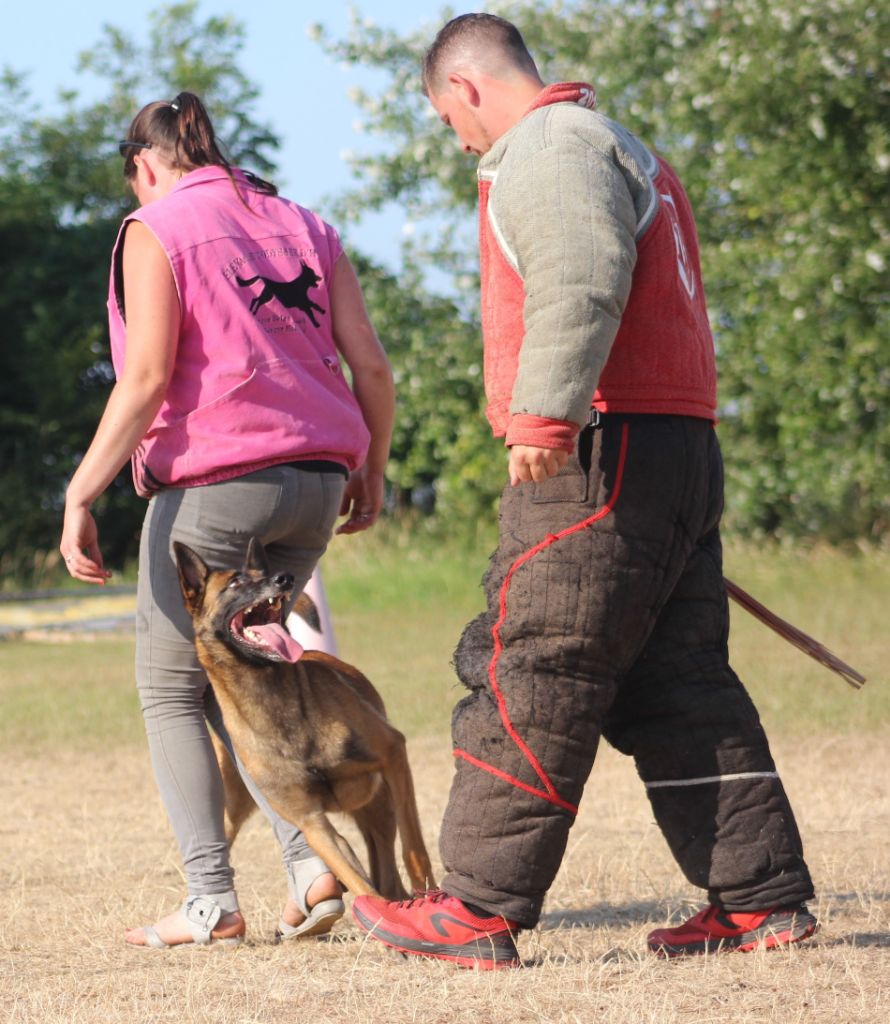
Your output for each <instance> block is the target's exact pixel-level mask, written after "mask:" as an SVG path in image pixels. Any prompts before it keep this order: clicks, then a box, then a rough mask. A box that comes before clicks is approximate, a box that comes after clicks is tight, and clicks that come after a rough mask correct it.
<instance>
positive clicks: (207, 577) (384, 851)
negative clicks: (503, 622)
mask: <svg viewBox="0 0 890 1024" xmlns="http://www.w3.org/2000/svg"><path fill="white" fill-rule="evenodd" d="M173 547H174V551H175V554H176V562H177V566H178V569H179V582H180V586H181V588H182V593H183V597H184V598H185V604H186V607H187V608H188V610H189V613H190V614H191V617H192V622H193V624H194V630H195V646H196V648H197V652H198V659H199V661H200V662H201V665H202V666H203V667H204V670H205V671H206V673H207V676H208V678H209V679H210V682H211V684H212V686H213V691H214V693H215V695H216V699H217V701H218V702H219V705H220V708H221V709H222V713H223V719H224V721H225V724H226V729H227V730H228V732H229V736H230V737H231V740H232V744H233V746H234V748H235V752H236V753H237V754H238V757H239V759H240V760H241V762H242V763H243V764H244V766H245V768H246V769H247V772H248V774H249V775H250V776H251V778H252V779H253V780H254V781H255V782H256V784H257V786H258V787H259V789H260V791H261V792H262V793H263V794H264V796H265V797H266V799H267V800H268V801H269V803H270V804H271V805H272V807H273V808H274V809H275V810H276V811H277V812H278V813H279V814H280V815H281V816H282V817H283V818H285V819H286V820H287V821H289V822H291V823H292V824H294V825H296V826H297V827H298V828H299V829H300V830H301V831H302V832H303V834H304V835H305V837H306V841H307V842H308V843H309V845H310V846H311V847H312V849H313V850H314V851H315V853H317V854H318V856H319V857H321V858H322V860H323V861H324V862H325V863H326V864H327V866H328V867H329V868H330V869H331V871H333V873H334V874H335V875H336V876H337V878H339V879H340V881H341V882H342V883H343V884H344V885H345V886H346V887H347V888H348V889H349V890H350V891H351V892H352V893H353V894H354V895H360V894H364V893H369V892H375V891H376V892H378V893H380V894H381V895H383V896H386V897H388V898H390V899H403V898H405V896H407V893H406V891H405V888H404V886H403V884H402V881H401V878H400V877H399V871H398V868H397V866H396V859H395V850H394V847H395V839H396V831H398V834H399V837H400V839H401V844H402V858H403V861H404V864H405V868H406V870H407V872H408V878H409V880H410V882H411V886H412V887H413V888H414V889H415V890H422V889H430V888H434V885H435V883H434V881H433V876H432V868H431V866H430V859H429V856H428V854H427V851H426V847H425V846H424V842H423V837H422V835H421V831H420V821H419V818H418V814H417V804H416V801H415V797H414V784H413V781H412V778H411V769H410V767H409V765H408V757H407V753H406V750H405V738H404V736H403V735H402V734H401V733H400V732H399V731H398V730H397V729H394V728H393V726H392V725H390V724H389V722H388V721H387V719H386V711H385V708H384V706H383V701H382V700H381V698H380V695H379V694H378V693H377V691H376V690H375V689H374V687H373V686H372V685H371V683H370V682H369V681H368V680H367V679H366V678H365V677H364V676H363V675H362V674H361V672H359V671H358V670H357V669H355V668H353V667H352V666H351V665H347V664H346V663H345V662H343V661H340V660H339V658H334V657H332V656H331V655H329V654H322V653H321V652H317V651H307V652H306V653H305V654H302V656H300V654H301V649H300V648H299V646H298V645H296V644H295V643H294V641H292V640H291V639H290V637H289V635H288V634H287V633H286V631H285V629H284V626H283V610H284V607H285V605H286V603H287V601H288V599H289V598H290V596H291V593H292V591H293V587H294V578H293V576H291V575H290V574H289V573H279V574H278V575H274V576H272V575H270V574H269V569H268V563H267V561H266V556H265V552H264V551H263V548H262V545H261V544H260V543H259V542H258V541H256V540H253V541H251V543H250V548H249V550H248V553H247V558H246V560H245V564H244V567H243V568H242V569H240V570H224V571H219V570H211V569H210V568H208V566H207V565H206V563H205V562H204V561H203V559H201V557H200V556H199V555H197V554H196V553H195V552H194V551H192V550H191V548H189V547H187V546H186V545H185V544H181V543H179V542H178V541H177V542H174V545H173ZM297 658H298V660H293V659H297ZM216 747H217V755H218V757H219V759H220V769H221V771H222V774H223V781H224V783H225V789H226V833H227V836H228V838H229V841H230V842H231V841H233V840H234V838H235V836H236V835H237V833H238V830H239V829H240V828H241V825H242V824H243V823H244V821H245V820H246V819H247V817H248V816H249V815H250V813H251V812H252V811H253V810H254V808H255V804H254V802H253V800H252V799H251V797H250V795H249V793H248V792H247V790H246V789H245V787H244V784H243V782H242V781H241V778H240V776H239V775H238V772H237V769H236V768H235V767H234V766H233V765H232V763H231V759H230V758H229V757H228V754H227V753H225V748H223V746H222V744H221V743H218V742H217V744H216ZM329 811H344V812H346V813H347V814H349V815H350V816H351V817H352V818H353V819H354V820H355V823H356V825H357V826H358V828H359V831H360V832H361V834H362V836H363V837H364V840H365V843H366V844H367V847H368V860H369V865H370V878H369V877H368V874H367V873H366V872H365V871H364V869H363V867H362V865H361V863H360V862H359V860H358V858H357V857H356V855H355V853H354V852H353V850H352V848H351V847H350V845H349V843H347V841H346V840H345V839H344V838H343V837H342V836H341V835H340V834H339V833H338V832H337V831H336V830H335V829H334V827H333V825H332V824H331V822H330V820H329V819H328V816H327V813H328V812H329Z"/></svg>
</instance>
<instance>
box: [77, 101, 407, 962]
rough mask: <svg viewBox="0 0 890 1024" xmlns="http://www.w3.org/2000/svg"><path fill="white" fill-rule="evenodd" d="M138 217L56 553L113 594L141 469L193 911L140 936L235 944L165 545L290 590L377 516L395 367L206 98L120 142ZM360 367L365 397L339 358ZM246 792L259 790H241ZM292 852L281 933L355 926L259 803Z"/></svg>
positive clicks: (207, 745)
mask: <svg viewBox="0 0 890 1024" xmlns="http://www.w3.org/2000/svg"><path fill="white" fill-rule="evenodd" d="M120 150H121V155H122V156H123V157H124V159H125V163H124V174H125V176H126V178H127V180H128V181H129V183H130V185H131V186H132V188H133V191H134V193H135V195H136V198H137V200H138V201H139V205H140V208H139V209H138V210H137V211H135V212H134V213H132V214H130V215H129V216H128V217H127V218H125V220H124V223H123V225H122V226H121V230H120V234H119V236H118V240H117V244H116V246H115V248H114V253H113V256H112V265H111V280H110V286H109V300H108V311H109V326H110V332H111V348H112V357H113V361H114V367H115V372H116V375H117V384H116V385H115V387H114V390H113V391H112V393H111V396H110V398H109V401H108V405H107V407H106V409H105V412H104V414H103V416H102V419H101V422H100V423H99V426H98V429H97V431H96V435H95V437H94V439H93V442H92V444H91V445H90V448H89V450H88V451H87V453H86V455H85V456H84V458H83V461H82V462H81V464H80V466H79V467H78V470H77V472H76V473H75V474H74V477H73V478H72V480H71V483H70V484H69V487H68V491H67V496H66V504H65V522H64V528H63V533H62V540H61V545H60V548H61V551H62V554H63V556H64V558H65V562H66V564H67V566H68V569H69V572H70V573H71V575H72V576H73V577H75V578H76V579H79V580H83V581H85V582H88V583H98V584H101V583H104V581H105V580H106V579H107V578H108V577H109V576H110V573H109V572H108V571H107V570H106V569H105V568H104V565H103V562H102V555H101V553H100V549H99V544H98V535H97V528H96V523H95V521H94V519H93V516H92V514H91V512H90V507H91V505H92V503H93V502H94V501H95V500H96V499H97V498H98V497H99V495H101V494H102V492H103V491H104V490H105V488H106V487H108V485H109V484H110V483H111V481H112V480H113V479H114V478H115V476H116V475H117V474H118V472H119V471H120V470H121V468H122V467H123V466H124V465H125V463H126V462H127V460H130V459H131V460H132V466H133V478H134V482H135V486H136V489H137V491H138V493H139V494H140V495H142V496H143V497H146V498H148V499H150V500H149V504H148V511H147V514H146V518H145V524H144V527H143V531H142V539H141V546H140V555H139V586H138V598H137V643H136V674H137V685H138V688H139V694H140V700H141V705H142V709H143V714H144V717H145V722H146V730H147V733H148V740H149V748H150V752H151V758H152V765H153V768H154V772H155V777H156V779H157V782H158V786H159V789H160V792H161V796H162V798H163V800H164V803H165V806H166V809H167V812H168V814H169V816H170V821H171V824H172V826H173V830H174V833H175V835H176V839H177V842H178V844H179V847H180V850H181V852H182V856H183V861H184V867H185V874H186V878H187V882H188V898H187V900H186V901H185V903H184V904H183V905H182V907H181V908H180V909H178V910H175V911H174V912H173V913H171V914H168V915H167V916H165V917H163V918H162V919H161V920H160V921H158V922H157V924H155V925H154V926H151V927H143V928H136V929H132V930H131V931H128V932H127V935H126V938H127V941H128V942H129V943H131V944H133V945H137V946H154V947H164V946H168V945H177V944H181V943H189V942H197V943H208V942H211V941H217V940H225V941H236V942H237V941H239V940H240V938H241V937H242V936H243V934H244V930H245V924H244V919H243V917H242V915H241V913H240V912H239V909H238V901H237V896H236V893H235V890H234V877H233V872H232V868H231V865H230V864H229V856H228V846H227V843H226V840H225V834H224V831H223V796H222V787H221V781H220V777H219V771H218V769H217V766H216V760H215V758H214V755H213V750H212V746H211V742H210V736H209V733H208V729H207V724H206V723H207V721H210V722H211V724H212V725H213V726H214V729H215V730H216V731H217V732H219V733H220V734H221V735H222V736H223V738H225V729H224V727H223V724H222V721H221V718H220V715H219V709H218V707H217V705H216V702H215V700H214V698H213V692H212V690H211V688H210V687H209V686H208V685H207V680H206V677H205V676H204V673H203V671H202V670H201V668H200V666H199V665H198V662H197V660H196V656H195V651H194V645H193V641H192V627H191V623H190V620H189V618H188V615H187V614H186V611H185V608H184V606H183V602H182V598H181V595H180V593H179V585H178V578H177V573H176V568H175V563H174V559H173V555H172V544H173V541H175V540H180V541H183V542H185V543H186V544H188V545H189V546H190V547H192V548H194V549H195V550H197V551H198V552H199V553H200V554H201V555H202V557H203V558H204V559H205V560H206V561H207V562H208V564H210V565H212V566H219V567H223V566H233V565H240V564H241V560H242V559H243V556H244V552H245V549H246V546H247V543H248V541H249V539H250V538H251V537H252V536H256V537H259V538H260V540H261V541H262V542H263V544H264V546H265V548H266V551H267V553H268V555H269V558H270V561H271V563H272V568H273V570H274V571H284V570H287V571H288V572H291V573H293V574H294V576H295V578H296V592H299V590H300V588H301V587H302V586H303V585H304V584H305V583H306V581H307V580H308V579H309V577H310V575H311V573H312V571H313V568H314V566H315V563H316V562H317V561H318V559H319V557H320V556H321V555H322V553H323V552H324V550H325V547H326V545H327V543H328V540H329V539H330V536H331V533H332V531H333V528H334V524H335V521H336V519H337V516H338V514H344V515H347V516H348V518H347V519H346V521H345V522H344V523H343V524H342V525H341V526H340V527H339V528H338V530H337V532H338V533H353V532H356V531H359V530H364V529H367V528H368V527H369V526H371V525H372V524H373V523H374V522H375V520H376V519H377V517H378V515H379V513H380V510H381V507H382V503H383V471H384V467H385V464H386V459H387V457H388V453H389V442H390V435H391V429H392V419H393V407H394V396H393V382H392V374H391V371H390V367H389V363H388V361H387V358H386V355H385V353H384V351H383V349H382V347H381V345H380V342H379V341H378V339H377V337H376V335H375V333H374V329H373V327H372V325H371V323H370V321H369V319H368V316H367V312H366V310H365V306H364V301H363V298H362V293H361V289H360V287H359V284H358V281H357V278H356V275H355V272H354V271H353V268H352V266H351V264H350V262H349V260H348V258H347V257H346V255H345V254H344V253H343V250H342V247H341V245H340V240H339V238H338V237H337V233H336V232H335V231H334V230H333V228H331V227H330V226H329V225H328V224H326V223H325V222H324V221H322V220H321V219H320V218H319V217H317V216H316V215H315V214H314V213H312V212H311V211H309V210H306V209H304V208H302V207H300V206H298V205H297V204H296V203H292V202H290V201H288V200H286V199H283V198H281V197H279V196H278V195H277V193H276V190H275V188H274V187H273V186H271V185H269V184H268V183H267V182H264V181H262V180H260V179H258V178H255V177H254V176H252V175H250V174H247V173H245V172H243V171H241V170H238V169H237V168H234V167H231V166H230V165H229V164H228V162H227V161H226V159H225V157H224V156H223V155H222V153H221V152H220V149H219V147H218V145H217V143H216V140H215V136H214V131H213V126H212V124H211V122H210V119H209V118H208V116H207V112H206V110H205V109H204V107H203V105H202V104H201V101H200V100H199V99H198V98H197V97H196V96H194V95H193V94H191V93H180V95H179V96H177V97H176V99H175V100H173V101H172V102H169V101H165V102H156V103H150V104H148V106H146V107H144V108H143V109H142V110H141V111H140V112H139V114H138V115H137V116H136V118H135V120H134V121H133V123H132V124H131V126H130V130H129V132H128V133H127V138H126V141H124V142H122V143H121V146H120ZM343 363H345V364H346V366H347V367H348V368H349V371H350V373H351V378H352V386H351V387H350V386H349V384H348V383H347V381H346V379H345V377H344V373H343V366H342V364H343ZM246 781H247V782H248V785H249V786H250V785H252V784H251V783H250V780H249V779H248V780H246ZM252 792H253V793H254V796H255V797H256V798H257V800H258V803H259V804H260V806H261V807H262V808H263V810H264V811H265V812H266V814H267V816H268V817H269V819H270V820H271V822H272V825H273V828H274V830H275V834H276V836H277V837H278V839H279V841H280V843H281V846H282V851H283V857H284V864H285V868H286V870H287V875H288V888H289V894H290V899H289V901H288V903H287V905H286V906H285V909H284V912H283V914H282V919H281V922H280V924H279V934H280V935H283V936H286V937H299V936H305V935H316V934H319V933H321V932H323V931H327V930H328V929H330V927H331V926H332V924H333V923H334V921H335V920H337V918H338V917H339V916H340V915H342V913H343V903H342V900H341V898H340V897H341V895H342V893H341V891H340V888H339V886H338V884H337V882H336V880H335V879H334V877H333V875H331V874H330V872H328V870H327V868H326V866H325V865H324V863H323V862H322V861H320V860H319V859H318V858H317V857H315V856H314V855H313V854H312V851H311V850H310V849H309V848H308V846H307V845H306V843H305V841H304V839H303V837H302V835H301V834H300V833H299V832H298V831H297V830H296V829H294V828H293V827H292V826H291V825H289V824H288V823H287V822H285V821H283V820H282V819H281V818H280V817H278V815H276V814H275V813H274V812H273V811H272V810H271V808H269V807H268V805H267V804H266V803H265V801H264V800H263V798H262V796H261V794H259V793H258V792H256V790H255V787H254V788H253V789H252Z"/></svg>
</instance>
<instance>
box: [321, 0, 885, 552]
mask: <svg viewBox="0 0 890 1024" xmlns="http://www.w3.org/2000/svg"><path fill="white" fill-rule="evenodd" d="M489 9H490V10H497V12H498V13H502V14H504V15H505V16H506V17H509V18H511V20H513V21H514V22H515V23H516V24H517V25H519V27H520V28H521V30H522V31H523V33H524V35H525V37H526V39H527V41H528V43H529V45H530V48H531V49H532V52H533V53H534V54H535V56H536V57H537V58H538V61H539V64H540V66H541V70H542V73H543V75H544V77H545V78H546V79H549V80H558V79H579V78H580V79H583V80H588V81H593V82H594V84H595V85H596V86H597V90H598V94H599V98H600V109H601V110H602V111H603V112H604V113H606V114H607V115H608V116H611V117H614V118H616V119H617V120H620V121H622V122H624V123H625V124H627V125H628V127H630V128H631V129H632V130H633V131H635V132H636V133H637V134H638V135H639V136H640V137H641V138H643V139H645V140H647V141H648V142H650V143H651V144H653V145H655V146H656V147H657V148H658V149H659V150H660V151H661V152H662V153H664V154H665V155H666V156H668V158H669V159H670V160H671V162H672V163H673V164H674V166H675V167H676V168H677V170H678V171H679V173H680V175H681V178H682V179H683V180H684V182H685V184H686V186H687V189H688V191H689V193H690V196H691V198H692V201H693V205H694V206H695V208H696V211H697V217H698V223H699V232H700V239H701V245H702V256H703V264H704V273H705V282H706V286H707V288H708V295H709V304H710V308H711V315H712V321H713V325H714V330H715V337H716V343H717V348H718V359H719V364H720V372H721V420H722V423H721V427H720V432H721V438H722V442H723V447H724V452H725V455H726V460H727V470H728V484H727V491H728V508H727V517H726V521H727V524H728V526H730V527H732V528H734V529H735V530H736V531H738V532H741V533H746V534H751V535H755V536H756V535H766V534H768V535H774V536H783V537H792V538H793V537H798V538H800V537H809V538H815V537H819V538H825V539H828V540H830V541H834V542H842V541H848V540H858V539H862V538H872V539H879V538H883V537H886V535H887V532H888V527H890V488H888V483H887V481H888V479H890V420H888V401H887V399H888V394H890V387H888V385H890V329H888V328H890V322H888V320H890V317H888V311H887V310H888V305H887V299H888V292H890V287H888V281H890V275H888V269H890V227H888V216H890V214H888V211H890V189H888V174H887V172H888V170H890V137H888V136H890V96H888V92H890V85H888V75H887V70H886V69H887V62H886V52H887V46H888V41H890V8H888V6H887V5H886V4H880V3H876V2H875V0H822V2H820V3H815V2H807V0H734V2H733V3H721V2H717V0H634V2H628V3H621V4H616V3H614V2H611V0H577V2H564V3H552V2H547V3H545V2H543V0H534V2H528V0H526V2H520V3H502V4H490V5H489ZM448 16H449V15H448V13H447V12H445V13H443V19H442V20H443V22H444V20H445V19H446V18H447V17H448ZM437 28H438V25H433V26H430V27H429V30H428V31H424V32H422V33H417V34H415V35H414V36H412V37H409V38H400V37H399V36H397V35H396V34H394V33H392V32H388V31H386V30H383V29H380V28H378V27H375V26H373V25H370V24H368V23H367V22H364V21H363V20H362V19H361V18H360V17H356V18H355V20H354V24H353V27H352V30H351V32H350V34H349V36H348V38H347V39H345V40H339V41H337V40H332V39H330V38H325V37H323V36H322V41H323V45H325V46H326V48H327V49H328V50H329V52H331V53H333V54H335V55H336V56H337V57H339V58H341V59H344V60H347V61H352V62H355V63H360V64H363V65H366V66H368V67H371V68H375V69H378V70H380V71H381V72H383V73H385V74H386V75H388V76H389V84H388V86H387V87H386V88H385V89H384V90H382V91H381V92H380V93H375V94H373V95H371V94H358V95H357V96H356V100H357V102H358V103H359V105H360V107H361V108H362V110H363V112H364V116H365V119H366V122H367V129H368V132H369V134H371V135H373V136H380V137H382V138H383V139H385V140H386V142H387V143H388V146H387V147H386V148H385V149H384V152H383V153H382V154H380V153H378V154H374V153H372V154H369V155H364V156H360V157H356V158H355V170H356V174H357V175H358V179H359V186H358V187H357V188H356V189H355V190H354V191H353V193H352V194H351V195H349V196H347V197H344V198H343V200H342V202H341V207H342V209H343V210H344V211H346V212H351V213H352V214H353V215H354V216H359V215H360V214H361V213H362V212H363V211H365V210H369V209H380V208H382V207H384V206H385V205H386V204H387V203H399V204H401V205H402V206H403V207H404V208H405V209H406V210H407V211H408V212H409V214H410V215H411V216H413V217H416V218H418V219H419V220H421V221H423V219H424V218H432V219H431V220H429V219H428V220H427V223H428V224H429V225H430V227H429V230H428V234H427V237H426V240H425V241H426V244H425V246H424V245H417V244H415V246H414V248H413V249H412V250H410V251H409V252H408V253H407V258H408V262H409V265H411V263H412V261H413V265H415V266H416V265H418V264H421V265H423V263H424V261H426V260H429V259H433V260H435V265H437V266H439V267H441V268H444V269H447V270H449V271H451V272H453V273H455V274H458V275H463V277H464V278H465V279H466V277H467V275H472V274H473V272H474V268H475V264H474V255H473V246H472V243H471V242H470V241H469V240H468V238H467V235H466V233H462V232H461V228H460V225H461V224H462V223H464V222H465V221H469V220H470V219H471V210H472V208H473V205H474V187H473V186H474V183H473V173H472V172H473V167H472V161H468V159H467V158H465V157H464V156H463V155H462V154H461V153H460V151H459V150H458V148H457V146H456V145H454V144H453V142H452V141H451V140H449V139H448V137H447V134H446V133H445V132H444V130H443V128H442V126H441V125H440V124H439V123H438V121H437V120H436V118H435V115H434V113H433V112H432V110H431V108H429V106H428V104H426V102H425V100H424V99H423V97H422V96H421V94H420V88H419V75H418V66H419V61H420V57H421V55H422V53H423V51H424V49H425V47H426V46H427V45H428V44H429V42H430V41H431V39H432V36H433V34H434V33H435V31H436V29H437ZM443 224H445V225H447V229H446V228H443V227H442V225H443ZM459 292H460V293H461V294H464V292H465V286H463V285H460V286H459ZM477 345H478V342H477ZM478 358H479V356H478V353H476V354H475V355H474V356H472V357H470V356H469V355H468V354H466V353H464V354H463V355H462V356H460V357H459V359H462V361H463V362H464V363H465V364H466V365H473V363H474V360H478ZM475 379H476V380H477V381H478V378H475ZM489 444H491V442H489ZM453 464H454V466H455V467H456V468H458V467H459V465H460V460H459V459H456V460H454V462H453ZM499 483H500V477H499V476H498V475H497V474H494V473H492V474H489V476H488V487H489V491H492V492H493V490H494V488H495V486H496V485H499ZM445 484H446V488H451V489H452V490H456V489H458V488H459V487H461V486H462V482H461V480H460V479H459V478H452V477H446V479H445Z"/></svg>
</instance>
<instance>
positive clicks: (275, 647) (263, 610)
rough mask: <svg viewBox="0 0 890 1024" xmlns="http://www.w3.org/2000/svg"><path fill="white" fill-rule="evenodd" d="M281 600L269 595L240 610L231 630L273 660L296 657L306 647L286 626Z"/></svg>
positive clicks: (251, 646)
mask: <svg viewBox="0 0 890 1024" xmlns="http://www.w3.org/2000/svg"><path fill="white" fill-rule="evenodd" d="M281 616H282V601H281V598H280V597H277V598H276V597H270V598H267V599H265V600H263V601H258V602H257V603H256V604H252V605H251V606H250V607H249V608H245V609H244V611H240V612H237V613H236V614H235V615H234V616H233V617H232V619H231V621H230V622H229V631H230V632H231V634H232V636H233V637H234V639H235V640H236V642H237V643H239V644H241V645H243V646H245V647H249V648H250V649H251V650H252V651H255V652H256V653H257V654H259V655H261V656H262V657H264V658H269V659H270V660H272V661H289V662H294V661H297V660H298V659H299V658H300V657H301V655H302V654H303V648H302V647H301V646H300V644H298V643H297V641H296V640H294V638H293V637H292V636H291V635H290V633H288V631H287V630H286V629H285V628H284V623H283V622H282V621H281Z"/></svg>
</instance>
